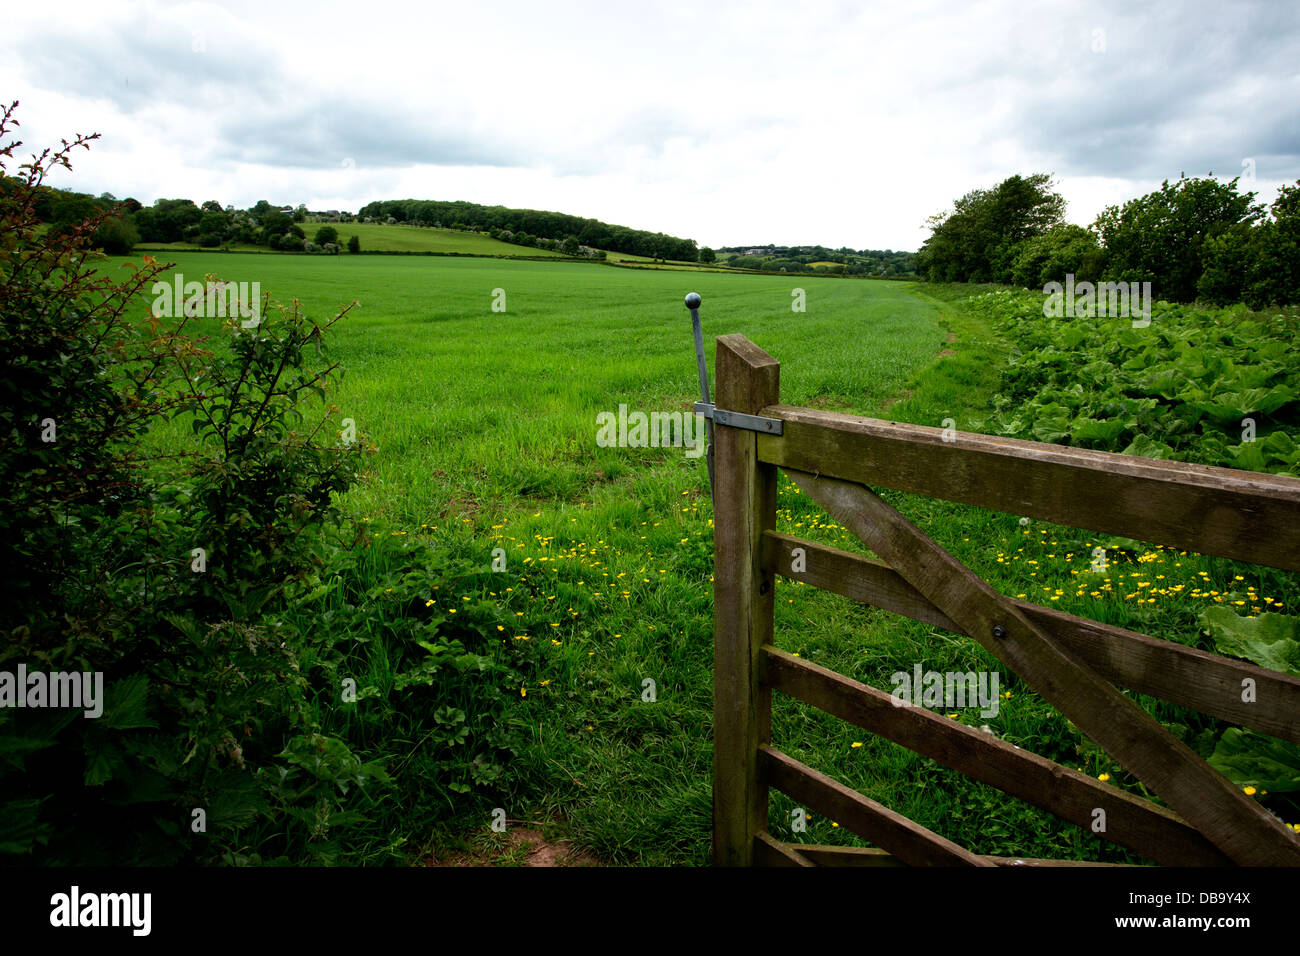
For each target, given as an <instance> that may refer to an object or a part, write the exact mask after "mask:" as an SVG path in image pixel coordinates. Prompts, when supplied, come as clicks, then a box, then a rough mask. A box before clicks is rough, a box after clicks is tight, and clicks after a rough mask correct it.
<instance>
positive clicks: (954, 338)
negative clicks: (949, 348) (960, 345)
mask: <svg viewBox="0 0 1300 956" xmlns="http://www.w3.org/2000/svg"><path fill="white" fill-rule="evenodd" d="M956 341H957V333H956V332H949V333H948V344H949V345H951V344H952V343H953V342H956Z"/></svg>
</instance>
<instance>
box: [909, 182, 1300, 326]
mask: <svg viewBox="0 0 1300 956" xmlns="http://www.w3.org/2000/svg"><path fill="white" fill-rule="evenodd" d="M1051 179H1052V177H1051V175H1050V174H1047V173H1035V174H1034V175H1032V176H1019V175H1016V176H1011V177H1010V178H1008V179H1006V180H1004V181H1003V182H1001V183H999V184H998V185H997V186H994V187H993V188H991V189H974V190H971V191H970V192H968V193H966V195H964V196H962V197H961V198H960V199H958V200H957V201H956V202H955V203H954V206H953V209H952V210H950V211H948V212H944V213H940V214H939V215H936V216H932V217H931V218H930V219H929V220H928V221H927V224H928V225H929V226H930V230H931V232H930V237H929V238H928V239H927V240H926V241H925V243H924V244H923V245H922V247H921V249H920V251H919V252H918V253H917V254H916V262H917V268H918V270H919V272H920V274H921V275H922V276H923V277H924V278H926V279H928V280H930V281H935V282H1000V283H1007V284H1012V285H1020V286H1026V287H1029V288H1040V287H1042V286H1044V285H1046V284H1047V283H1049V282H1062V281H1064V279H1065V277H1066V275H1067V274H1072V275H1073V276H1074V277H1075V279H1076V281H1080V282H1084V281H1087V282H1096V281H1107V282H1150V283H1151V288H1152V290H1153V292H1154V294H1155V295H1156V296H1157V297H1158V298H1161V299H1164V300H1166V301H1170V302H1192V301H1195V300H1197V299H1200V300H1203V301H1206V302H1210V303H1213V304H1216V305H1228V304H1232V303H1236V302H1244V303H1246V304H1247V305H1249V306H1250V307H1251V308H1256V309H1259V308H1265V307H1267V306H1270V305H1285V304H1290V303H1294V302H1300V180H1298V181H1297V182H1296V184H1295V185H1293V186H1283V187H1282V188H1281V190H1279V192H1278V196H1277V199H1275V200H1274V201H1273V203H1272V205H1271V206H1270V207H1269V208H1267V209H1266V208H1265V207H1264V206H1263V205H1262V204H1258V203H1256V202H1255V195H1256V194H1255V193H1254V192H1244V193H1243V192H1239V191H1238V188H1237V186H1238V179H1237V178H1234V179H1232V180H1231V181H1230V182H1226V183H1225V182H1220V181H1219V180H1217V179H1214V178H1212V176H1211V177H1188V176H1186V175H1185V174H1183V175H1180V178H1179V179H1178V181H1177V182H1175V183H1170V182H1169V181H1168V180H1165V181H1164V182H1163V183H1162V184H1161V186H1160V188H1159V189H1157V190H1154V191H1152V192H1150V193H1147V194H1146V195H1144V196H1140V197H1138V198H1137V199H1132V200H1129V201H1128V202H1126V203H1124V205H1123V206H1108V207H1107V208H1106V209H1104V210H1102V212H1101V213H1100V214H1099V215H1098V216H1097V218H1096V220H1095V221H1094V222H1093V223H1092V225H1091V226H1089V227H1087V228H1085V227H1083V226H1077V225H1072V224H1070V223H1067V222H1065V219H1064V215H1065V200H1064V199H1063V198H1062V197H1061V195H1060V194H1059V193H1057V192H1055V191H1053V189H1052V181H1051Z"/></svg>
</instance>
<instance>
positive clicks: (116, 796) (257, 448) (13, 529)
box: [0, 103, 385, 863]
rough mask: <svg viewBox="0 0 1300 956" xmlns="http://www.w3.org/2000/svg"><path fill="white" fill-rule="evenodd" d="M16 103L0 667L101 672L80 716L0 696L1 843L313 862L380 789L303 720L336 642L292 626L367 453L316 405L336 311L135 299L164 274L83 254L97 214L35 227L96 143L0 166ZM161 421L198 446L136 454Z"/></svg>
mask: <svg viewBox="0 0 1300 956" xmlns="http://www.w3.org/2000/svg"><path fill="white" fill-rule="evenodd" d="M16 107H17V104H16V103H15V104H13V105H11V106H10V107H8V109H6V110H4V112H3V115H2V116H0V311H2V312H3V315H0V363H3V368H2V369H0V389H3V392H4V400H3V402H0V431H3V432H4V434H5V437H6V441H5V443H4V445H3V448H2V449H0V487H3V489H4V492H3V494H4V495H5V498H6V500H5V502H4V507H3V508H0V534H2V535H3V536H4V538H5V539H6V541H7V542H8V544H9V547H8V548H7V554H8V558H7V560H6V562H5V564H6V567H5V568H4V571H5V574H3V575H0V588H2V589H3V591H2V592H0V596H3V598H4V600H5V604H6V629H5V633H4V634H3V640H2V641H0V668H3V669H4V670H6V671H9V672H10V673H16V672H17V668H18V666H19V665H23V666H25V667H26V668H27V669H28V671H44V672H56V671H90V672H100V673H102V674H103V675H104V685H105V688H106V697H107V701H106V703H105V706H104V709H103V714H102V716H101V717H100V718H99V719H87V718H84V717H82V715H81V713H80V712H78V711H69V710H48V709H15V708H11V707H5V708H3V709H0V792H3V793H4V796H3V797H0V853H3V854H18V855H19V856H20V858H26V859H29V860H35V861H39V862H52V863H107V862H141V863H146V862H151V863H162V862H170V861H179V860H211V859H219V858H221V857H222V856H225V858H227V859H231V858H242V857H240V854H241V853H243V851H244V850H245V849H246V839H245V837H244V835H243V834H244V832H245V831H249V832H251V833H253V834H256V833H257V832H259V828H260V831H261V832H262V836H261V837H256V836H255V837H253V838H251V839H253V841H254V842H257V843H258V844H259V846H260V847H263V848H265V849H267V850H269V851H271V852H272V853H273V854H278V855H279V856H280V857H284V856H286V855H289V856H297V857H302V856H309V855H310V844H311V842H312V841H313V840H319V839H320V838H321V836H322V832H323V831H322V825H321V823H320V821H322V820H325V821H329V820H330V819H332V818H338V817H339V815H340V814H342V813H345V812H346V811H347V809H348V808H349V807H351V806H352V805H353V804H356V803H357V802H358V800H359V799H360V800H361V801H362V802H365V801H368V800H370V799H371V798H370V797H369V796H368V795H366V793H365V790H366V785H367V784H368V783H371V782H376V783H379V784H382V783H383V782H384V781H385V777H384V776H383V773H382V770H381V769H380V768H378V767H375V766H372V765H369V764H366V763H365V762H363V761H362V760H361V759H360V758H356V757H353V756H351V755H350V754H349V753H348V751H347V746H346V744H344V743H343V742H342V741H340V740H335V739H332V738H328V737H325V736H324V735H322V734H321V733H320V732H319V727H318V718H319V716H320V715H319V710H318V708H317V706H316V699H317V697H318V696H319V694H320V692H321V688H322V687H324V686H326V685H328V684H329V683H330V682H331V681H332V679H333V675H332V674H330V673H329V670H330V665H331V661H332V660H333V659H334V658H335V657H336V656H337V655H336V654H335V652H334V650H333V648H332V647H331V646H330V644H329V642H328V641H326V640H322V639H315V640H313V639H312V635H305V634H303V633H302V631H301V630H300V629H299V628H298V626H297V622H298V621H299V619H300V617H299V614H298V610H299V607H300V605H301V603H302V599H303V596H304V595H305V594H309V593H310V592H311V591H312V590H313V589H315V588H317V587H319V578H320V574H321V571H322V568H324V567H325V565H326V564H327V562H328V561H329V560H330V559H331V556H332V555H335V554H337V553H338V552H339V550H340V539H339V537H338V532H337V531H335V530H334V529H336V528H338V529H341V531H342V533H343V535H344V537H343V538H342V539H341V541H342V543H343V544H344V545H345V544H346V543H347V538H346V535H347V522H346V521H344V519H343V516H342V515H341V513H340V512H339V510H338V509H337V507H336V505H335V503H334V502H335V496H336V495H338V494H340V493H341V492H343V491H345V490H346V489H347V488H348V487H349V486H350V485H351V484H352V483H353V482H354V481H355V480H356V479H357V477H358V475H359V467H360V461H361V456H362V454H363V444H362V442H360V441H357V442H351V443H344V442H341V441H339V439H338V437H337V434H338V432H337V429H336V428H334V427H332V426H331V425H330V424H329V420H330V416H331V414H332V413H333V411H334V409H332V408H329V407H326V408H325V409H324V410H323V411H322V410H321V409H320V407H319V402H320V400H321V399H322V398H323V397H324V396H325V395H326V393H327V391H328V389H329V388H330V387H332V385H333V383H334V382H335V381H336V379H337V375H338V371H339V370H338V366H337V364H329V363H328V362H327V361H326V359H325V357H324V352H323V334H324V332H325V330H326V329H327V328H328V327H329V325H330V324H332V322H333V321H337V319H338V316H336V317H335V318H334V319H333V320H331V322H329V323H326V324H324V325H322V324H319V323H316V322H313V321H311V320H309V319H307V318H306V317H305V316H304V315H303V314H302V311H301V309H300V308H299V307H298V306H297V304H296V303H295V304H293V305H292V306H288V307H278V306H276V305H275V304H274V303H272V302H270V301H269V300H268V301H267V302H266V303H265V306H266V308H265V309H264V316H263V320H262V322H261V323H260V324H258V325H257V326H256V327H255V328H254V329H251V330H250V329H244V328H242V327H241V324H240V323H239V322H238V321H231V322H227V323H226V324H225V325H224V326H223V327H221V328H220V329H219V330H217V331H216V332H215V334H209V335H205V336H199V335H196V334H195V331H196V329H195V325H196V324H197V323H201V322H203V321H204V320H201V319H199V320H196V319H192V318H186V317H185V316H183V315H181V316H179V317H178V318H176V319H175V320H174V321H171V322H168V321H166V320H164V319H161V318H159V317H156V316H153V315H152V314H151V313H150V312H148V311H147V307H146V306H145V304H144V303H146V302H147V296H146V295H145V294H144V293H146V292H147V291H148V290H149V288H151V286H152V283H153V282H154V281H155V279H156V278H157V277H158V275H159V274H161V273H162V272H163V271H164V270H165V268H166V266H164V265H162V264H160V263H157V262H154V261H152V260H150V259H148V258H147V257H146V259H145V260H144V264H143V265H142V266H137V265H134V264H129V263H128V264H127V266H126V267H125V268H126V270H127V272H128V275H127V277H126V278H125V279H118V280H115V279H113V278H112V277H111V275H110V274H109V266H108V265H107V263H106V261H105V260H104V258H103V257H102V256H100V255H98V254H97V253H96V252H95V251H94V249H93V247H92V238H93V236H94V234H95V231H96V229H97V228H98V226H99V225H100V221H101V220H102V218H103V216H102V215H101V216H99V217H96V218H92V219H90V220H88V221H87V222H86V223H84V224H83V225H81V226H80V227H78V228H74V229H71V230H66V231H62V230H59V231H56V230H46V229H44V228H43V227H42V224H41V223H40V222H39V221H38V219H37V217H36V214H35V209H36V208H37V206H38V202H39V199H40V197H41V195H42V190H43V189H44V188H45V187H44V185H43V184H44V180H45V178H46V176H47V175H48V173H49V172H50V170H51V169H53V168H54V167H55V166H63V167H66V168H69V169H70V168H71V164H70V160H69V157H70V156H71V154H72V153H73V152H74V151H75V150H76V149H78V148H88V146H89V143H90V141H91V140H93V139H95V138H96V137H95V136H79V137H77V138H76V139H74V140H73V141H72V142H70V143H69V142H66V141H65V142H64V143H63V146H62V148H61V149H59V150H56V151H51V150H46V151H45V152H44V153H41V154H38V155H36V156H34V157H33V159H32V161H31V162H29V163H27V164H25V165H23V166H21V167H20V168H19V174H18V175H17V176H9V175H8V173H7V164H8V162H9V161H10V159H11V157H12V156H13V155H14V152H15V150H16V149H17V148H18V147H19V146H21V145H22V144H21V142H18V141H12V137H11V132H12V130H13V128H14V127H15V126H17V122H16V121H15V120H14V118H13V114H14V111H15V109H16ZM198 331H203V330H198ZM313 405H315V406H316V407H315V408H314V409H313V410H312V412H311V414H312V416H313V421H314V422H315V424H313V425H311V426H310V427H306V426H304V422H306V421H307V420H308V419H307V416H308V409H309V408H311V407H312V406H313ZM175 417H181V418H183V419H185V420H189V421H192V422H193V428H194V431H195V432H196V433H197V435H198V437H199V439H200V440H199V441H198V442H197V443H196V445H197V448H196V449H194V450H187V451H185V452H180V453H174V454H169V455H162V454H157V453H150V452H149V451H147V449H148V447H149V446H148V443H146V442H145V441H144V439H145V437H146V435H147V433H148V432H149V430H150V428H151V427H152V426H154V425H156V424H158V423H160V422H162V421H165V420H166V419H168V418H175ZM196 549H197V551H196ZM199 557H202V560H199ZM308 753H310V754H315V755H317V757H319V758H320V759H314V758H313V759H306V758H305V757H304V754H308ZM304 808H306V809H304ZM290 811H293V812H290ZM344 819H346V818H344ZM295 821H297V822H295ZM307 821H310V825H309V824H308V822H307ZM250 827H251V828H252V830H251V831H250V830H249V828H250ZM268 833H269V834H270V835H271V836H270V837H269V838H268V837H267V836H266V834H268Z"/></svg>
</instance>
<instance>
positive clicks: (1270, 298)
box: [1196, 181, 1300, 309]
mask: <svg viewBox="0 0 1300 956" xmlns="http://www.w3.org/2000/svg"><path fill="white" fill-rule="evenodd" d="M1270 213H1271V215H1270V217H1269V218H1266V219H1265V220H1264V221H1262V222H1260V223H1259V224H1258V225H1255V226H1251V225H1249V224H1247V223H1237V224H1235V225H1233V226H1230V227H1229V228H1227V229H1225V230H1224V231H1223V232H1221V233H1219V234H1218V235H1214V236H1208V237H1206V240H1205V246H1204V260H1205V269H1204V271H1203V272H1202V274H1201V278H1200V280H1199V281H1198V282H1197V285H1196V291H1197V295H1198V296H1200V297H1201V298H1203V299H1206V300H1208V301H1210V302H1213V303H1216V304H1219V305H1228V304H1231V303H1234V302H1245V303H1246V304H1247V305H1249V306H1250V307H1251V308H1254V309H1262V308H1265V307H1267V306H1270V305H1286V304H1289V303H1292V302H1296V301H1300V181H1297V182H1296V184H1295V185H1294V186H1283V187H1282V188H1281V189H1280V190H1279V191H1278V195H1277V199H1275V200H1274V201H1273V204H1272V206H1271V207H1270Z"/></svg>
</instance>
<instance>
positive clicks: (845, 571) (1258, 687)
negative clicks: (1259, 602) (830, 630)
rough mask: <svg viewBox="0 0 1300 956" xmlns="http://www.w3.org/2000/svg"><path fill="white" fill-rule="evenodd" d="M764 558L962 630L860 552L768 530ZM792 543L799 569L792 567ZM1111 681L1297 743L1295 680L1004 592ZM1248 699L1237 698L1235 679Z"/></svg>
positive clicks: (807, 579)
mask: <svg viewBox="0 0 1300 956" xmlns="http://www.w3.org/2000/svg"><path fill="white" fill-rule="evenodd" d="M764 540H765V544H764V547H765V554H764V561H765V564H766V566H767V567H769V568H771V569H773V570H774V571H775V572H776V573H778V574H781V575H783V576H784V577H787V578H789V579H791V580H794V581H802V582H804V583H805V584H811V585H813V586H815V587H819V588H824V589H825V590H828V591H833V592H834V593H836V594H842V595H844V596H845V597H850V598H853V599H854V600H856V601H863V602H866V603H868V604H872V605H875V606H876V607H879V608H883V609H885V610H887V611H893V612H895V613H897V614H903V615H906V616H907V617H910V618H913V619H914V620H918V621H923V622H925V623H926V624H933V625H934V626H936V627H942V628H944V629H945V630H949V631H952V632H954V633H956V634H963V633H965V632H964V631H963V630H962V629H961V628H960V627H959V626H958V625H957V624H955V623H954V622H953V621H951V620H949V619H948V616H947V615H946V614H944V613H943V612H942V611H940V610H939V609H938V608H937V607H935V606H934V605H933V604H931V603H930V602H929V601H928V600H927V599H926V598H925V596H924V595H922V594H921V592H919V591H918V590H916V588H914V587H912V585H910V584H908V583H907V581H906V580H905V579H904V578H903V577H902V575H900V574H899V573H898V572H897V571H895V570H894V569H893V568H891V567H889V566H888V565H887V564H882V563H881V562H879V561H875V560H873V559H871V558H867V557H863V556H862V555H858V554H852V553H850V552H848V551H842V550H840V549H839V548H831V547H827V546H826V545H820V544H816V543H814V542H811V541H804V540H802V539H801V538H795V537H792V536H790V535H787V534H780V533H778V532H775V531H769V532H767V534H766V535H765V536H764ZM794 548H802V549H803V551H804V553H803V555H802V558H801V566H802V567H803V568H804V570H802V571H800V572H798V573H792V572H791V570H790V569H791V566H792V560H793V558H792V555H791V552H792V550H793V549H794ZM1006 600H1007V601H1010V602H1011V603H1012V604H1014V605H1015V606H1016V607H1018V608H1019V609H1020V610H1021V611H1022V612H1023V613H1024V614H1025V616H1026V617H1028V618H1029V619H1030V620H1031V621H1033V622H1034V623H1035V624H1037V625H1038V626H1039V627H1040V628H1042V629H1043V630H1044V631H1046V632H1048V634H1049V635H1050V636H1051V637H1052V638H1053V639H1055V640H1056V641H1057V642H1059V643H1060V644H1061V645H1062V646H1063V647H1065V648H1066V649H1067V650H1068V651H1069V652H1070V653H1071V654H1073V655H1074V656H1076V657H1077V658H1079V660H1081V661H1082V662H1083V663H1085V664H1087V665H1088V666H1089V667H1091V668H1092V669H1093V670H1094V671H1096V672H1097V673H1098V674H1100V675H1101V676H1102V677H1104V678H1106V679H1107V680H1109V681H1110V682H1111V683H1113V684H1118V685H1119V686H1121V687H1127V688H1129V689H1130V690H1135V691H1137V692H1138V693H1140V694H1149V695H1150V696H1152V697H1159V698H1160V699H1161V700H1167V701H1169V702H1170V703H1174V704H1178V705H1180V706H1183V707H1190V708H1192V709H1193V710H1198V711H1200V712H1201V713H1203V714H1209V715H1211V716H1213V717H1218V718H1220V719H1222V720H1226V721H1228V722H1229V723H1233V724H1237V725H1238V726H1241V727H1249V728H1251V729H1252V730H1258V731H1259V732H1260V733H1264V734H1271V735H1272V736H1274V737H1280V738H1282V739H1283V740H1290V741H1292V742H1294V743H1300V678H1296V677H1292V676H1290V675H1289V674H1283V673H1281V672H1280V671H1274V670H1269V669H1267V668H1264V667H1259V666H1257V665H1255V664H1250V663H1246V662H1244V661H1236V660H1232V659H1230V658H1226V657H1220V656H1219V655H1217V654H1210V653H1208V652H1206V651H1202V650H1199V649H1197V648H1194V647H1186V646H1184V645H1182V644H1177V643H1174V642H1172V641H1162V640H1159V639H1158V638H1154V637H1149V636H1148V635H1146V634H1139V633H1138V632H1136V631H1129V630H1125V629H1124V628H1121V627H1114V626H1112V625H1108V624H1101V623H1098V622H1097V621H1093V620H1089V619H1088V618H1084V617H1076V616H1074V615H1072V614H1065V613H1063V612H1061V611H1057V610H1053V609H1052V608H1046V607H1042V606H1040V605H1037V604H1031V603H1029V602H1028V601H1020V600H1016V599H1014V598H1009V597H1008V598H1006ZM1246 678H1249V679H1251V680H1253V681H1254V682H1255V700H1254V701H1252V702H1249V703H1248V702H1245V701H1243V700H1242V699H1241V688H1242V681H1243V680H1244V679H1246Z"/></svg>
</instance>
